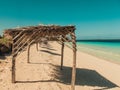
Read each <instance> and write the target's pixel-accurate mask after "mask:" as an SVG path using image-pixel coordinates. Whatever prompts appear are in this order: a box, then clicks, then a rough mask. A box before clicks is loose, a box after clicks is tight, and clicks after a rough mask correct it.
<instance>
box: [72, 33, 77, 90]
mask: <svg viewBox="0 0 120 90" xmlns="http://www.w3.org/2000/svg"><path fill="white" fill-rule="evenodd" d="M71 37H72V39H73V42H72V44H73V67H72V79H71V90H75V79H76V37H75V34H74V33H72V34H71Z"/></svg>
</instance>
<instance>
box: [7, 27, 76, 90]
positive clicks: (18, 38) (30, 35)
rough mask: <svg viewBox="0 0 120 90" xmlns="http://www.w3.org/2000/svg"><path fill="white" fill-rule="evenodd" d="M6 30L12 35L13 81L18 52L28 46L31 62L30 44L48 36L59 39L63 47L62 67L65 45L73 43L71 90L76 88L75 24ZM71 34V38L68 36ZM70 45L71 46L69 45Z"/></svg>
mask: <svg viewBox="0 0 120 90" xmlns="http://www.w3.org/2000/svg"><path fill="white" fill-rule="evenodd" d="M5 32H7V33H9V35H10V36H12V41H13V45H12V83H15V82H16V80H15V79H16V78H15V65H16V64H15V61H16V57H17V55H18V53H20V52H21V51H22V50H25V49H26V48H27V50H28V53H27V56H28V60H27V61H28V62H29V50H30V45H31V44H33V43H39V42H40V41H41V39H42V38H48V40H51V39H53V40H55V41H58V42H59V43H60V44H61V46H62V48H61V69H62V66H63V54H64V45H66V46H68V45H67V44H65V42H67V43H71V46H70V48H71V49H72V50H73V66H72V78H71V90H75V76H76V36H75V26H57V25H44V26H43V25H39V26H28V27H21V28H14V29H7V30H5ZM67 36H69V39H68V38H67ZM68 47H69V46H68Z"/></svg>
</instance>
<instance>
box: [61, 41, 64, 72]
mask: <svg viewBox="0 0 120 90" xmlns="http://www.w3.org/2000/svg"><path fill="white" fill-rule="evenodd" d="M63 57H64V42H63V43H62V48H61V70H63Z"/></svg>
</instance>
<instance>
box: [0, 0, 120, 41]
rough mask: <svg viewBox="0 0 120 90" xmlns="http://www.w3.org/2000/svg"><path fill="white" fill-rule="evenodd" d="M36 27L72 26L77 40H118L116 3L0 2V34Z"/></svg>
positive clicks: (92, 0) (65, 0)
mask: <svg viewBox="0 0 120 90" xmlns="http://www.w3.org/2000/svg"><path fill="white" fill-rule="evenodd" d="M38 24H57V25H75V26H76V28H77V30H76V35H77V39H103V38H105V39H106V38H107V39H113V38H119V39H120V0H0V33H2V32H3V30H4V29H7V28H14V27H17V26H30V25H38Z"/></svg>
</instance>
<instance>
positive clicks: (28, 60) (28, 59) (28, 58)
mask: <svg viewBox="0 0 120 90" xmlns="http://www.w3.org/2000/svg"><path fill="white" fill-rule="evenodd" d="M27 63H30V45H28V52H27Z"/></svg>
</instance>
